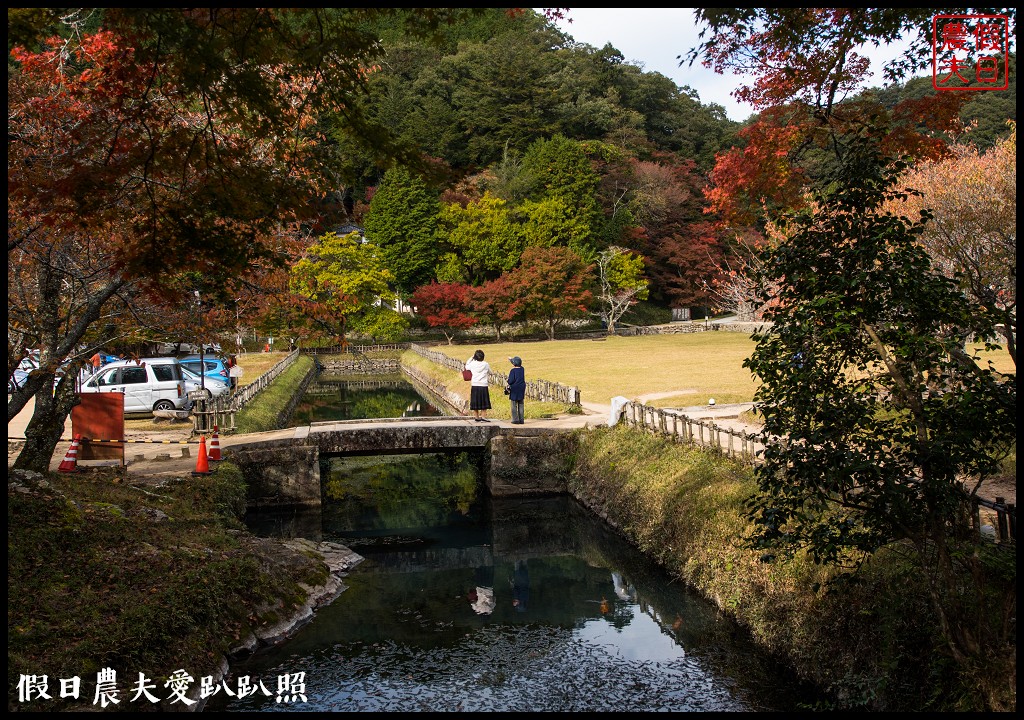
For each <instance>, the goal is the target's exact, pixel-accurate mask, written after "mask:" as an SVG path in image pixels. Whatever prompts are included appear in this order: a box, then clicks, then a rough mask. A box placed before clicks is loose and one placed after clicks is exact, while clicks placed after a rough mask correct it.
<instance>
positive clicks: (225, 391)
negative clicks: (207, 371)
mask: <svg viewBox="0 0 1024 720" xmlns="http://www.w3.org/2000/svg"><path fill="white" fill-rule="evenodd" d="M181 375H182V377H183V378H185V387H186V388H187V389H188V392H190V393H191V392H192V391H194V390H200V389H202V388H203V387H204V386H205V387H206V397H207V398H218V397H221V396H223V395H230V394H231V386H230V385H229V384H228V383H226V382H221V381H220V380H216V379H214V378H212V377H210V376H209V375H207V376H206V378H205V379H200V377H199V375H197V374H196V373H194V372H192V371H191V370H189V369H188V368H187V367H185V366H184V365H182V366H181Z"/></svg>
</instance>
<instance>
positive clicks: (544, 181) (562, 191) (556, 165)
mask: <svg viewBox="0 0 1024 720" xmlns="http://www.w3.org/2000/svg"><path fill="white" fill-rule="evenodd" d="M521 171H522V173H523V176H524V178H525V179H526V182H527V183H528V188H529V194H528V199H530V200H542V199H545V198H558V199H559V200H562V201H563V203H564V204H565V207H566V208H568V209H569V212H570V214H571V216H572V217H574V218H575V219H576V220H578V221H579V222H580V223H581V224H583V225H584V226H585V227H587V228H589V230H590V234H591V240H590V243H591V245H593V243H594V240H593V237H595V236H596V235H597V234H598V229H599V228H600V223H601V214H600V208H599V207H598V204H597V199H596V198H597V190H598V186H599V185H600V179H599V178H598V176H597V173H596V172H594V169H593V167H592V166H591V164H590V160H589V159H588V158H587V155H586V153H585V152H584V150H583V146H582V145H581V144H580V143H579V142H577V141H575V140H570V139H568V138H566V137H565V136H563V135H556V136H554V137H553V138H551V139H550V140H538V141H537V142H535V143H533V144H532V145H530V147H529V148H527V150H526V153H525V154H524V155H523V163H522V170H521Z"/></svg>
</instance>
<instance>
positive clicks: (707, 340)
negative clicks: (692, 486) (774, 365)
mask: <svg viewBox="0 0 1024 720" xmlns="http://www.w3.org/2000/svg"><path fill="white" fill-rule="evenodd" d="M477 347H479V348H480V349H481V350H483V351H484V355H485V359H486V360H487V361H488V362H489V363H490V364H491V367H492V368H494V369H496V370H500V371H501V372H504V373H508V371H509V369H511V367H512V366H511V365H510V364H509V362H508V358H509V356H512V355H518V356H519V357H521V358H522V359H523V368H524V369H525V370H526V379H527V380H547V381H549V382H557V383H561V384H563V385H570V386H575V387H578V388H579V389H580V393H581V395H582V399H583V402H585V403H587V402H591V403H599V404H602V405H607V404H608V403H609V401H610V400H611V398H613V397H615V396H616V395H622V396H623V397H626V398H629V399H630V400H632V399H635V398H640V397H643V396H658V397H651V398H649V399H648V400H647V402H648V403H649V404H650V405H653V406H656V407H685V406H690V405H706V404H707V402H708V400H709V399H710V398H714V399H715V402H716V403H718V404H723V403H740V402H750V401H752V400H753V399H754V392H755V390H756V389H757V387H758V385H759V383H758V381H757V379H756V378H755V377H754V376H753V375H752V374H751V372H750V371H749V370H747V369H746V368H744V367H743V361H744V360H746V358H747V357H749V356H750V354H751V353H752V352H753V350H754V341H753V340H751V339H750V335H749V334H747V333H741V332H728V331H719V332H698V333H689V334H679V335H640V336H637V337H619V336H613V337H609V338H607V339H605V340H547V341H543V342H515V343H497V344H489V343H488V344H481V345H479V346H475V345H436V346H435V347H434V349H435V350H438V351H440V352H443V353H445V354H446V355H449V356H451V357H454V358H456V359H458V360H460V361H465V360H467V359H468V358H469V357H470V355H472V354H473V351H474V350H475V349H476V348H477ZM980 355H981V359H982V364H983V366H984V364H985V363H986V362H987V361H988V360H991V361H992V362H993V365H994V366H995V368H996V370H998V371H999V372H1003V373H1016V368H1015V366H1014V364H1013V361H1012V360H1011V359H1010V355H1009V353H1008V352H1006V350H1005V349H1003V350H996V351H990V352H987V353H986V352H982V353H980Z"/></svg>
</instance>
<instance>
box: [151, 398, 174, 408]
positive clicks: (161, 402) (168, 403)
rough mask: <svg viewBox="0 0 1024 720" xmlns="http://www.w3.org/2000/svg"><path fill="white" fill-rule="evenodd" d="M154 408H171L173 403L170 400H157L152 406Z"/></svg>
mask: <svg viewBox="0 0 1024 720" xmlns="http://www.w3.org/2000/svg"><path fill="white" fill-rule="evenodd" d="M153 409H154V410H173V409H174V403H172V402H171V401H170V400H157V403H156V405H154V406H153Z"/></svg>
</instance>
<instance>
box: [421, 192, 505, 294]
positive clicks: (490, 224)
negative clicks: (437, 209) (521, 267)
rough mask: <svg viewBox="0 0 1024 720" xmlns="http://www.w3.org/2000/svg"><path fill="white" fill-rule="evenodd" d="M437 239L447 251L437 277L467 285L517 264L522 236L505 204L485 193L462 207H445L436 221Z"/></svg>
mask: <svg viewBox="0 0 1024 720" xmlns="http://www.w3.org/2000/svg"><path fill="white" fill-rule="evenodd" d="M437 240H438V243H439V245H441V246H442V247H445V248H448V249H449V253H446V254H445V255H444V256H443V257H442V265H443V267H442V268H439V270H438V273H437V275H438V277H439V278H440V277H442V275H443V276H444V277H445V279H446V280H449V281H452V280H455V279H457V278H460V279H462V280H465V281H467V282H469V283H471V284H479V283H481V282H484V281H485V280H491V279H494V278H496V277H498V276H499V275H501V274H502V273H503V272H506V271H508V270H511V269H512V268H514V267H515V266H516V264H518V262H519V257H520V255H521V254H522V252H523V236H522V234H521V233H520V232H519V228H518V227H517V226H516V225H515V224H514V223H513V222H512V217H511V214H510V213H509V209H508V204H507V203H506V202H505V201H504V200H500V199H499V198H496V197H494V196H493V195H491V194H490V193H489V192H485V193H484V196H483V197H482V198H480V199H479V200H476V201H471V202H469V203H468V204H467V205H466V206H465V207H463V206H462V205H460V204H458V203H448V204H446V205H445V206H444V207H443V208H442V210H441V213H440V216H439V218H438V228H437Z"/></svg>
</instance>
